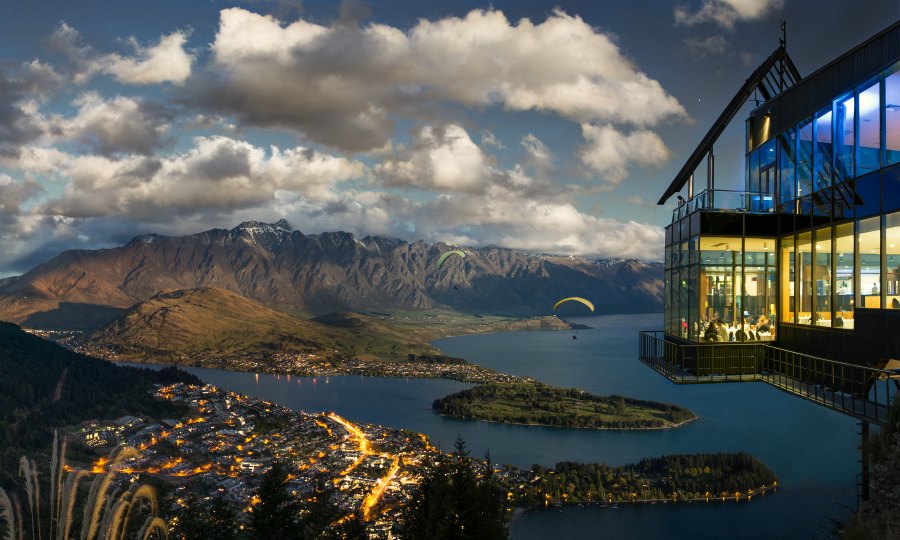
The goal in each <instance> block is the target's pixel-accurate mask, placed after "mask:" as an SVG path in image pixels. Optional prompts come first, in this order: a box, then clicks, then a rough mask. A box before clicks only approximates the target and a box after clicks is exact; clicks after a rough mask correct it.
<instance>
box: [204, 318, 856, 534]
mask: <svg viewBox="0 0 900 540" xmlns="http://www.w3.org/2000/svg"><path fill="white" fill-rule="evenodd" d="M577 322H582V323H584V324H588V325H590V326H592V327H593V329H591V330H580V331H578V332H577V338H578V339H572V336H571V334H569V333H566V332H516V333H498V334H480V335H471V336H462V337H454V338H447V339H441V340H438V341H436V342H435V345H436V346H438V347H439V348H441V350H442V351H444V352H445V353H446V354H449V355H452V356H460V357H463V358H466V359H468V360H469V361H471V362H475V363H477V364H480V365H483V366H485V367H489V368H491V369H495V370H498V371H502V372H506V373H513V374H518V375H530V376H532V377H535V378H537V379H538V380H541V381H544V382H547V383H549V384H553V385H558V386H574V387H578V388H581V389H584V390H587V391H590V392H594V393H598V394H621V395H626V396H632V397H637V398H646V399H652V400H656V401H665V402H670V403H675V404H678V405H682V406H684V407H687V408H689V409H691V410H692V411H694V412H695V413H696V414H697V415H698V416H699V417H700V418H699V419H698V420H697V421H695V422H692V423H690V424H688V425H686V426H684V427H681V428H678V429H669V430H658V431H591V430H576V429H561V428H547V427H535V426H508V425H503V424H494V423H487V422H478V421H466V420H457V419H452V418H447V417H441V416H438V415H435V414H434V413H432V412H431V409H430V405H431V401H433V400H434V399H436V398H438V397H442V396H444V395H447V394H450V393H452V392H456V391H458V390H460V389H463V388H468V387H470V386H471V385H469V384H465V383H459V382H456V381H449V380H439V379H438V380H435V379H388V378H378V377H361V376H339V377H317V378H305V377H290V378H289V377H287V376H283V375H282V376H275V375H263V374H260V375H258V376H257V375H255V374H253V373H236V372H229V371H221V370H209V369H199V368H188V370H189V371H191V372H192V373H194V374H196V375H198V376H199V377H200V378H202V379H203V380H205V381H207V382H210V383H212V384H215V385H217V386H220V387H222V388H225V389H228V390H233V391H237V392H242V393H246V394H249V395H254V396H257V397H260V398H263V399H268V400H271V401H274V402H277V403H280V404H283V405H285V406H288V407H291V408H294V409H298V410H306V411H335V412H337V413H338V414H340V415H342V416H345V417H346V418H348V419H350V420H353V421H357V422H367V423H377V424H383V425H386V426H391V427H396V428H403V429H410V430H414V431H418V432H421V433H425V434H426V435H428V436H429V437H430V438H431V439H432V441H433V442H434V443H435V444H436V445H439V446H441V447H442V448H444V449H449V448H451V447H452V445H453V441H454V440H455V439H456V437H457V435H461V436H462V437H463V438H464V439H465V440H466V443H467V445H468V447H469V448H470V450H471V451H472V454H473V455H476V456H483V455H484V454H485V453H487V452H488V451H490V454H491V457H492V460H493V461H495V462H499V463H510V464H513V465H518V466H521V467H528V466H530V465H531V464H533V463H541V464H544V465H553V464H555V463H557V462H559V461H564V460H571V461H596V462H606V463H608V464H612V465H618V464H624V463H629V462H634V461H637V460H639V459H641V458H643V457H649V456H657V455H662V454H671V453H690V452H738V451H744V452H748V453H750V454H753V455H754V456H756V457H757V458H759V459H761V460H763V461H764V462H765V463H766V464H768V465H769V466H770V467H771V468H772V469H773V470H774V471H775V472H776V474H777V475H778V476H779V478H780V484H781V487H779V489H778V492H777V493H774V494H770V495H766V496H765V497H758V498H755V499H753V500H752V501H750V502H749V503H746V502H742V503H734V502H731V503H702V504H701V503H690V504H677V505H673V504H657V505H635V506H629V505H621V506H620V507H619V508H618V509H611V508H599V507H594V506H586V507H583V508H580V507H577V506H571V507H566V508H565V509H563V510H562V511H560V510H559V509H547V510H538V511H531V512H528V513H526V514H524V515H523V516H522V517H520V518H519V519H517V520H516V521H515V522H514V523H513V524H512V526H511V536H512V538H514V539H532V538H549V537H560V538H562V537H564V538H599V537H604V538H710V539H712V538H733V539H755V538H797V539H800V538H803V539H806V538H826V537H829V536H830V534H829V529H830V527H831V521H830V520H831V518H838V519H846V518H847V517H848V516H849V514H850V509H851V508H852V507H854V506H855V504H856V483H855V482H856V475H857V473H858V464H857V459H858V450H857V446H858V443H859V437H858V435H857V432H858V426H857V425H856V422H855V421H854V420H853V419H851V418H849V417H846V416H843V415H841V414H839V413H836V412H833V411H830V410H827V409H824V408H822V407H819V406H817V405H815V404H813V403H810V402H807V401H804V400H802V399H800V398H797V397H794V396H790V395H788V394H786V393H784V392H782V391H780V390H778V389H776V388H774V387H771V386H769V385H766V384H764V383H759V382H751V383H722V384H707V385H675V384H673V383H671V382H669V381H668V380H667V379H665V378H663V377H662V376H660V375H658V374H657V373H655V372H654V371H652V370H651V369H650V368H648V367H646V366H645V365H643V364H642V363H640V362H639V361H638V360H637V344H638V338H637V332H638V330H642V329H654V328H659V327H660V326H661V324H662V316H661V315H660V314H649V315H646V314H645V315H610V316H601V317H592V318H589V319H584V320H579V321H577Z"/></svg>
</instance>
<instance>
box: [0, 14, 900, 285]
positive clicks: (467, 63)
mask: <svg viewBox="0 0 900 540" xmlns="http://www.w3.org/2000/svg"><path fill="white" fill-rule="evenodd" d="M411 6H414V7H411ZM822 6H827V7H822ZM0 7H2V13H3V17H0V277H2V276H5V275H13V274H17V273H20V272H22V271H24V270H27V269H28V268H30V267H31V266H33V265H35V264H37V263H40V262H43V261H45V260H47V259H49V258H51V257H52V256H54V255H56V254H58V253H59V252H60V251H61V250H64V249H73V248H98V247H108V246H113V245H119V244H121V243H124V242H126V241H127V240H128V239H130V238H131V237H132V236H134V235H137V234H143V233H147V232H155V233H159V234H168V235H174V234H187V233H193V232H199V231H202V230H205V229H209V228H213V227H220V228H230V227H233V226H234V225H236V224H237V223H239V222H241V221H244V220H248V219H257V220H263V221H275V220H277V219H279V218H286V219H287V220H288V221H289V222H290V223H291V224H292V226H293V227H294V228H297V229H300V230H301V231H303V232H304V233H317V232H322V231H334V230H349V231H351V232H354V233H356V234H358V235H360V236H363V235H367V234H372V235H375V234H379V235H390V236H396V237H402V238H405V239H411V240H412V239H418V238H423V239H425V240H427V241H429V242H434V241H447V242H456V243H459V244H463V245H471V246H479V245H501V246H506V247H512V248H517V249H523V250H528V251H539V252H553V253H571V254H583V255H599V256H626V257H638V258H642V259H646V260H658V259H660V258H661V251H662V230H663V229H662V227H663V226H664V225H665V223H666V221H667V220H668V219H669V217H670V212H669V208H665V207H659V206H656V204H655V201H656V199H657V198H658V197H659V195H660V194H661V192H662V191H663V190H664V189H665V187H666V186H667V185H668V183H669V181H670V180H671V178H672V177H673V176H674V174H675V173H676V172H677V171H678V169H679V168H680V166H681V165H682V163H683V161H684V160H685V159H686V157H687V156H688V155H689V154H690V152H691V151H692V150H693V148H694V146H695V145H696V144H697V142H699V140H700V138H701V137H702V136H703V134H704V133H705V132H706V130H707V129H708V128H709V126H710V124H711V123H712V122H713V120H714V119H715V118H716V116H718V114H719V113H720V112H721V109H722V108H723V107H724V105H725V104H726V103H727V102H728V101H729V100H730V98H731V96H732V95H733V94H734V92H735V91H736V90H737V88H738V87H739V86H740V85H741V83H742V82H743V81H744V80H745V79H746V77H747V76H748V75H749V74H750V72H751V71H752V70H753V69H754V68H755V67H756V65H758V64H759V62H761V61H762V60H763V59H764V58H765V57H766V56H768V54H769V53H771V51H772V50H774V48H775V47H776V46H777V43H778V41H777V40H778V37H779V31H778V21H779V19H780V18H785V19H787V20H788V50H789V52H790V54H791V56H792V57H793V59H794V61H795V63H796V64H797V65H798V67H799V68H800V70H801V73H802V74H804V75H805V74H808V73H811V72H812V71H814V70H815V69H817V68H818V67H820V66H821V65H822V64H823V63H825V62H827V61H829V60H831V59H832V58H834V57H835V56H837V55H839V54H840V53H842V52H843V51H845V50H847V49H848V48H850V47H852V46H854V45H856V44H857V43H859V42H861V41H863V40H864V39H866V38H867V37H869V36H870V35H872V34H874V33H876V32H877V31H879V30H881V29H882V28H884V27H886V26H887V25H889V24H890V23H892V22H893V21H895V20H897V18H898V16H900V0H879V1H876V0H853V1H848V0H833V1H829V2H827V3H822V2H819V1H816V0H676V1H674V2H667V1H663V0H631V1H629V2H620V1H618V0H608V1H599V0H593V1H584V2H566V1H562V0H559V1H555V2H553V1H550V2H546V1H541V0H517V1H509V2H507V1H494V2H491V3H487V2H472V1H454V2H439V1H422V2H412V3H411V2H401V1H397V0H384V1H375V0H370V1H366V2H361V1H345V2H343V3H341V4H338V3H336V2H319V1H312V0H306V1H303V2H302V3H301V2H299V1H290V0H281V1H266V0H245V1H231V2H226V1H220V0H205V1H196V2H183V1H177V2H176V1H163V0H156V1H153V2H146V1H141V2H138V1H131V0H127V1H126V0H115V1H113V0H109V1H106V2H91V3H82V2H70V1H65V0H62V1H58V2H51V1H32V2H21V1H11V0H0ZM742 137H743V122H742V121H741V119H740V118H739V119H738V121H737V122H736V123H735V126H734V127H733V128H732V129H731V130H729V132H728V133H726V135H725V137H724V138H723V140H722V141H721V142H720V143H719V145H717V150H716V151H717V167H718V169H717V170H718V172H717V178H718V179H719V181H720V182H719V184H720V186H721V187H723V188H724V187H733V188H738V187H739V185H740V182H741V181H742V177H741V170H742V167H743V157H742V155H741V154H740V152H741V146H742V143H741V140H742Z"/></svg>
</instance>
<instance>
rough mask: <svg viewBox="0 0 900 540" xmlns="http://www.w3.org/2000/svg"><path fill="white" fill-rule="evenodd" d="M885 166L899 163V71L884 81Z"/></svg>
mask: <svg viewBox="0 0 900 540" xmlns="http://www.w3.org/2000/svg"><path fill="white" fill-rule="evenodd" d="M884 146H885V154H884V157H885V166H887V165H891V164H892V163H898V162H900V71H898V72H896V73H894V74H893V75H890V76H888V77H887V78H885V79H884Z"/></svg>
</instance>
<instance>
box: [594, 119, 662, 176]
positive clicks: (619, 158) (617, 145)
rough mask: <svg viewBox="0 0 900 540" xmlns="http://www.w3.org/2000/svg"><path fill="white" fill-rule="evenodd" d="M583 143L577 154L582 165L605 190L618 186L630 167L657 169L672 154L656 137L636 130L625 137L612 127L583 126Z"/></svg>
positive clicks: (651, 133) (652, 133)
mask: <svg viewBox="0 0 900 540" xmlns="http://www.w3.org/2000/svg"><path fill="white" fill-rule="evenodd" d="M581 132H582V135H584V139H585V141H586V143H585V145H584V146H583V147H582V148H581V150H580V152H579V157H580V158H581V161H582V162H583V163H584V164H585V165H587V166H588V167H590V168H591V169H593V170H594V171H596V172H597V173H599V174H600V175H601V176H602V180H603V181H604V182H605V188H606V189H612V188H614V187H615V186H617V185H619V183H621V182H622V180H623V179H624V178H625V177H626V176H627V174H628V168H629V167H630V166H632V165H642V166H643V165H660V164H662V163H664V162H665V161H666V160H667V159H669V156H670V154H671V152H670V151H669V149H668V148H667V147H666V145H665V143H664V142H663V141H662V139H660V138H659V135H657V134H656V133H654V132H652V131H647V130H635V131H633V132H631V133H629V134H628V135H624V134H623V133H621V132H619V131H618V130H616V129H615V128H614V127H612V126H608V125H602V126H595V125H591V124H582V125H581Z"/></svg>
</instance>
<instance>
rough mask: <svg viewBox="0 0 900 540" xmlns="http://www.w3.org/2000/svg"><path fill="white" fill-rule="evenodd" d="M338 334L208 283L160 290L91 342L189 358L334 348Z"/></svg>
mask: <svg viewBox="0 0 900 540" xmlns="http://www.w3.org/2000/svg"><path fill="white" fill-rule="evenodd" d="M334 335H335V332H332V331H330V330H329V329H328V328H327V327H324V326H323V325H321V324H318V323H315V322H311V321H306V320H302V319H297V318H294V317H291V316H290V315H285V314H284V313H280V312H277V311H274V310H271V309H269V308H267V307H265V306H263V305H262V304H259V303H257V302H254V301H253V300H249V299H247V298H244V297H243V296H241V295H238V294H235V293H233V292H230V291H226V290H225V289H218V288H213V287H207V288H201V289H190V290H178V291H171V292H165V293H160V294H158V295H156V296H154V297H153V298H151V299H150V300H147V301H146V302H141V303H140V304H137V305H135V306H133V307H131V308H130V309H128V310H127V311H126V312H125V313H124V314H122V315H121V316H120V317H119V318H118V319H116V320H115V321H113V322H112V323H111V324H109V325H107V326H105V327H104V328H102V329H100V330H98V331H97V332H95V333H94V334H92V335H91V336H90V338H89V340H88V345H89V346H97V347H100V346H105V347H108V348H110V349H112V350H114V351H115V352H116V353H117V356H118V357H119V358H122V359H128V358H135V359H153V360H157V361H167V362H179V363H186V364H190V363H197V362H194V361H193V360H202V359H204V358H216V359H222V360H228V359H243V358H250V357H259V356H265V355H270V354H272V353H275V352H285V353H292V352H293V353H317V354H326V353H328V354H333V353H334V350H335V348H336V344H335V342H334ZM200 363H202V362H200Z"/></svg>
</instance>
